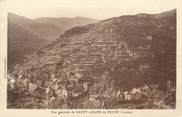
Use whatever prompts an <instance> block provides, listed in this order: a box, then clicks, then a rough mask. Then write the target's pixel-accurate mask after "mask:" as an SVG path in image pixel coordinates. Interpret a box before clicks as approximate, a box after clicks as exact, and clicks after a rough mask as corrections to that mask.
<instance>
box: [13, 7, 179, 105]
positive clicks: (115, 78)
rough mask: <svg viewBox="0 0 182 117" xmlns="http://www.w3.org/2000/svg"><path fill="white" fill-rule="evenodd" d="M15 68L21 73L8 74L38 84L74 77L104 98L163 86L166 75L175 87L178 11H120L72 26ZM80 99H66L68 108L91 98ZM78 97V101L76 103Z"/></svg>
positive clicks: (93, 92)
mask: <svg viewBox="0 0 182 117" xmlns="http://www.w3.org/2000/svg"><path fill="white" fill-rule="evenodd" d="M17 69H18V71H22V72H21V73H19V72H17V71H14V72H13V73H12V74H16V75H24V76H25V77H29V76H31V77H29V78H30V80H33V81H36V80H37V81H41V82H42V83H44V82H46V81H47V80H50V79H57V80H59V81H62V80H68V82H72V80H76V79H78V80H79V82H86V83H88V84H89V92H88V93H89V96H93V95H94V96H95V95H100V96H103V97H105V98H106V102H107V101H108V100H109V99H110V96H111V97H112V96H113V97H114V95H115V93H114V91H115V90H118V89H121V90H124V91H127V90H131V89H132V88H138V87H142V86H144V85H145V84H150V85H151V87H152V84H155V85H156V84H157V85H159V90H162V91H164V90H165V89H166V86H165V85H166V81H168V80H170V81H172V83H173V86H174V87H175V80H176V11H175V10H173V11H169V12H165V13H161V14H156V15H150V14H138V15H128V16H121V17H115V18H110V19H107V20H103V21H100V22H98V23H95V24H89V25H86V26H78V27H74V28H72V29H70V30H67V31H65V33H64V34H63V35H61V37H60V39H59V40H57V41H55V42H53V43H52V44H49V45H47V46H46V47H45V48H41V49H40V50H39V51H38V52H37V53H36V54H35V55H33V56H32V57H31V58H29V59H27V60H26V62H25V63H23V64H20V65H19V66H17ZM77 74H79V75H77ZM14 77H15V76H14ZM15 78H16V77H15ZM64 85H65V84H64ZM64 85H61V86H64ZM99 90H100V91H99ZM109 92H110V93H109ZM111 92H112V93H111ZM159 94H160V95H161V93H159ZM42 95H43V94H42ZM108 95H109V97H108ZM107 99H108V100H107ZM68 100H69V99H68ZM79 100H82V101H79V102H78V100H76V101H72V100H70V102H69V104H70V103H71V104H72V105H69V106H70V107H69V108H85V107H84V106H83V105H84V104H85V103H90V102H89V100H87V99H85V98H81V99H79ZM96 100H97V99H96ZM98 100H99V99H98ZM76 102H77V103H82V106H80V105H77V106H76V107H75V105H74V104H77V103H76ZM111 102H112V101H111ZM146 102H147V103H148V101H146ZM108 103H109V102H108ZM113 103H114V102H113ZM174 103H175V102H174ZM111 106H112V105H109V106H108V105H107V104H106V105H105V106H104V107H97V106H94V105H92V106H86V107H88V108H112V107H111ZM142 108H153V107H142Z"/></svg>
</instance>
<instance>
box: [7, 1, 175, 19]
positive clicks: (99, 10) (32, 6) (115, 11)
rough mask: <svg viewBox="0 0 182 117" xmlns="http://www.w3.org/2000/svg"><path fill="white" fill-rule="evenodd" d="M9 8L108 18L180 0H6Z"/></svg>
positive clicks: (149, 10) (30, 13) (21, 11)
mask: <svg viewBox="0 0 182 117" xmlns="http://www.w3.org/2000/svg"><path fill="white" fill-rule="evenodd" d="M4 1H7V4H6V6H7V9H8V11H9V12H12V13H15V14H17V15H20V16H25V17H28V18H39V17H88V18H93V19H99V20H102V19H107V18H110V17H117V16H121V15H133V14H138V13H149V14H155V13H161V12H164V11H167V10H171V9H174V8H176V6H177V2H176V1H177V0H4Z"/></svg>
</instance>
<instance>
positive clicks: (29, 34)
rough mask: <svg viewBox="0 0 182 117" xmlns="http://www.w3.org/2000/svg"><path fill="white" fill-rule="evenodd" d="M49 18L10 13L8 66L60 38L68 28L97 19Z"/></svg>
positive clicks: (10, 66)
mask: <svg viewBox="0 0 182 117" xmlns="http://www.w3.org/2000/svg"><path fill="white" fill-rule="evenodd" d="M41 19H42V18H41ZM43 19H44V18H43ZM49 19H50V20H49V21H48V22H45V21H44V20H38V19H35V20H34V19H29V18H25V17H22V16H18V15H16V14H13V13H8V47H9V48H8V50H9V51H8V52H9V53H8V56H9V57H8V58H9V59H8V68H12V67H13V66H14V65H15V64H17V63H20V62H22V61H23V60H24V58H25V56H27V55H30V54H32V53H33V52H35V51H37V49H38V48H40V47H42V46H44V45H45V44H48V43H50V42H52V41H54V40H56V39H57V38H59V36H60V35H61V33H63V32H64V31H65V30H66V29H69V28H71V27H74V26H79V25H84V24H88V23H91V22H93V21H96V20H92V19H87V18H80V19H77V18H75V19H69V18H67V19H66V18H59V19H57V20H56V22H55V21H54V20H52V19H54V18H49ZM67 20H69V21H67ZM65 22H66V23H65ZM57 24H58V25H57Z"/></svg>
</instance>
